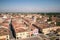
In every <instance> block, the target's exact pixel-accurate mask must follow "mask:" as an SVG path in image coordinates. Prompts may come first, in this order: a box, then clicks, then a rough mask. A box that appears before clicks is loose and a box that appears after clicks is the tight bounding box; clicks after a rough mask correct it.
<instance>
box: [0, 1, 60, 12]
mask: <svg viewBox="0 0 60 40" xmlns="http://www.w3.org/2000/svg"><path fill="white" fill-rule="evenodd" d="M0 12H60V0H0Z"/></svg>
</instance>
